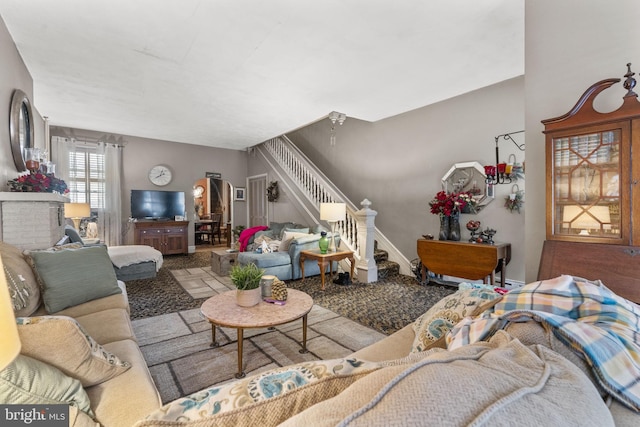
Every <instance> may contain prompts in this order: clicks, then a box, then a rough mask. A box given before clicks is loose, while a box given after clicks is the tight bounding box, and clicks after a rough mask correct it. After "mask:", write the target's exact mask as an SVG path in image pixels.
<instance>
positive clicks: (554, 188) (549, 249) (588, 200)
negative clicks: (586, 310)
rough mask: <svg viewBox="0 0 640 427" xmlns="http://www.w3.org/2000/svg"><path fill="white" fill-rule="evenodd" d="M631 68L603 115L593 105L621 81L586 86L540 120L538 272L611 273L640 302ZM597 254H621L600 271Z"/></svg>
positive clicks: (639, 153)
mask: <svg viewBox="0 0 640 427" xmlns="http://www.w3.org/2000/svg"><path fill="white" fill-rule="evenodd" d="M627 68H628V72H627V74H625V80H624V82H623V84H622V86H623V87H624V91H621V93H623V94H624V95H623V97H622V105H621V106H620V107H619V108H617V109H616V110H614V111H611V112H607V113H602V112H599V111H597V110H596V108H594V100H595V98H596V97H597V96H598V95H599V94H600V93H601V92H602V91H604V90H605V89H608V88H610V87H612V86H613V87H614V88H617V89H620V85H617V83H619V82H620V80H621V79H607V80H602V81H599V82H597V83H595V84H594V85H593V86H591V87H590V88H589V89H587V91H586V92H585V93H584V94H583V95H582V96H581V97H580V99H579V100H578V102H577V103H576V105H575V106H574V107H573V108H572V109H571V110H570V111H569V112H568V113H566V114H564V115H562V116H560V117H556V118H552V119H548V120H543V121H542V123H543V124H544V126H545V130H544V133H545V135H546V172H547V182H546V194H547V200H546V205H547V218H546V224H547V230H546V238H547V240H546V242H545V247H544V250H543V254H542V257H541V263H540V271H539V278H540V279H546V278H549V277H548V276H549V272H550V271H558V270H561V271H565V273H566V274H572V275H576V276H580V277H585V278H588V279H596V278H597V279H601V280H602V281H603V282H604V283H605V284H607V278H608V277H612V276H615V280H613V281H614V282H616V284H617V285H616V286H618V288H617V289H614V291H615V292H616V293H618V294H619V295H621V296H623V297H625V298H627V299H630V300H633V301H636V302H638V301H640V274H639V273H638V271H640V247H639V246H640V185H639V184H638V182H639V181H640V102H639V101H638V95H637V94H636V93H635V92H634V91H633V88H634V86H635V79H634V78H633V76H634V74H635V73H633V72H631V69H630V64H628V65H627ZM612 90H613V89H612ZM585 245H586V246H585ZM556 252H562V253H563V254H564V256H563V257H562V258H560V257H559V256H556ZM567 254H571V256H570V257H568V256H567ZM594 256H595V257H608V258H611V259H612V260H615V261H616V264H615V266H616V268H615V269H612V271H596V270H595V267H593V266H592V265H591V264H592V263H590V260H591V259H592V258H593V257H594ZM563 269H564V270H563Z"/></svg>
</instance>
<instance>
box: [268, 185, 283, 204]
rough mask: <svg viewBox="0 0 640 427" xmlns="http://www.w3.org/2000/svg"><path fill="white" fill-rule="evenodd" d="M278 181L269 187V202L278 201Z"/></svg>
mask: <svg viewBox="0 0 640 427" xmlns="http://www.w3.org/2000/svg"><path fill="white" fill-rule="evenodd" d="M278 196H280V194H279V193H278V181H271V182H270V183H269V187H267V200H269V201H270V202H275V201H277V200H278Z"/></svg>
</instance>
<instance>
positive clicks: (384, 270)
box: [373, 242, 400, 280]
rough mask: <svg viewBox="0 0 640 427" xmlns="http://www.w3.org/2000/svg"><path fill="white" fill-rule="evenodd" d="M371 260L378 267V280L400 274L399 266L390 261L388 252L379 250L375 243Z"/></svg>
mask: <svg viewBox="0 0 640 427" xmlns="http://www.w3.org/2000/svg"><path fill="white" fill-rule="evenodd" d="M373 259H374V260H375V261H376V265H377V266H378V280H381V279H386V278H388V277H391V276H394V275H396V274H400V264H398V263H397V262H395V261H390V260H389V252H387V251H385V250H384V249H379V248H378V244H377V242H376V245H375V249H374V250H373Z"/></svg>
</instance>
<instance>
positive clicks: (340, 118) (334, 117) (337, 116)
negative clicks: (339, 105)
mask: <svg viewBox="0 0 640 427" xmlns="http://www.w3.org/2000/svg"><path fill="white" fill-rule="evenodd" d="M329 120H331V138H330V139H329V142H330V143H331V145H336V122H338V124H339V125H340V126H342V124H343V123H344V121H345V120H347V115H346V114H344V113H338V112H337V111H332V112H330V113H329Z"/></svg>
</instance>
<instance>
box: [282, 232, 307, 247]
mask: <svg viewBox="0 0 640 427" xmlns="http://www.w3.org/2000/svg"><path fill="white" fill-rule="evenodd" d="M308 235H309V233H301V232H298V231H285V232H284V233H283V234H282V241H281V242H280V247H279V248H278V252H287V251H288V250H289V246H290V245H291V242H292V241H293V240H294V239H297V238H298V237H304V236H308Z"/></svg>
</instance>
